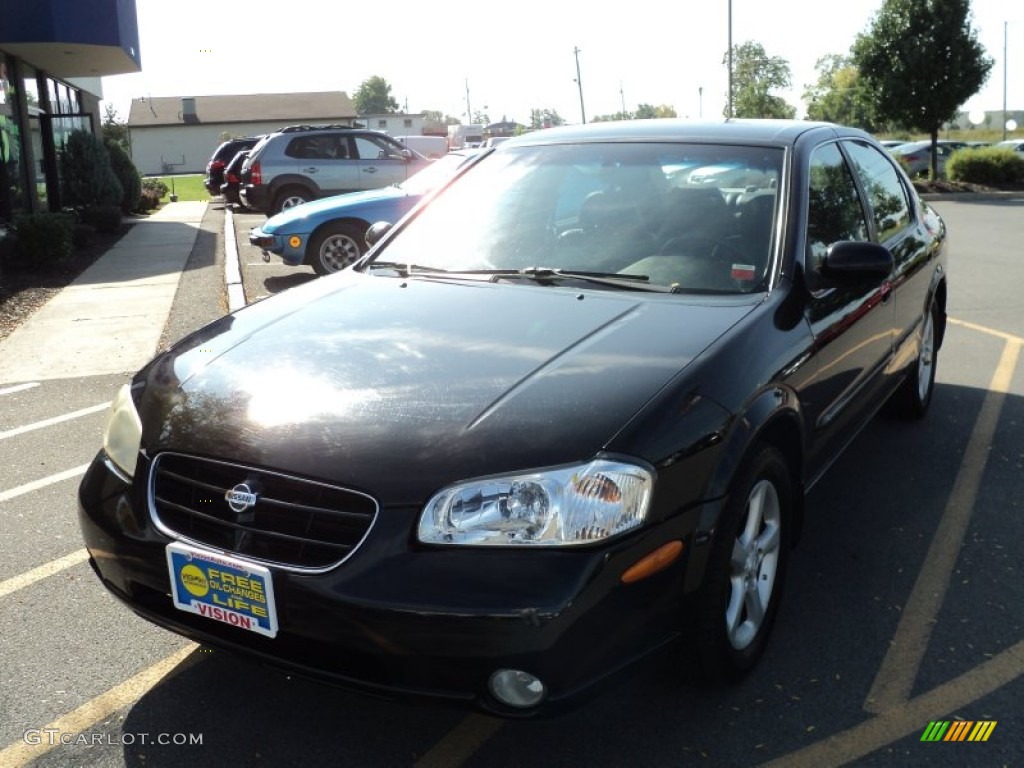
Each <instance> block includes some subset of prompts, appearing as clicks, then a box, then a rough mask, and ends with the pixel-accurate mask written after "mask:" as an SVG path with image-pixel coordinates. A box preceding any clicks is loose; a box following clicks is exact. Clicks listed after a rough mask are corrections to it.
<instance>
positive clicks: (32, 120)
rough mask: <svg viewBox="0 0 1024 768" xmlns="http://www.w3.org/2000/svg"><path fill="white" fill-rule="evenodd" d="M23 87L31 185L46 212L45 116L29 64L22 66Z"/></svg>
mask: <svg viewBox="0 0 1024 768" xmlns="http://www.w3.org/2000/svg"><path fill="white" fill-rule="evenodd" d="M21 68H22V75H23V77H22V80H21V87H22V88H23V89H24V92H25V103H26V105H27V107H28V129H29V133H30V134H31V147H32V158H31V166H30V168H29V174H28V176H29V180H30V181H29V183H31V184H34V185H35V189H36V196H37V198H38V200H39V205H40V207H41V209H42V210H44V211H45V210H46V208H47V205H48V203H49V198H48V196H47V194H46V162H45V160H44V155H43V125H42V120H40V116H43V115H45V114H46V113H45V112H43V108H42V103H43V102H42V99H40V98H39V81H38V79H37V75H36V71H35V69H33V68H32V67H30V66H28V65H27V64H22V67H21Z"/></svg>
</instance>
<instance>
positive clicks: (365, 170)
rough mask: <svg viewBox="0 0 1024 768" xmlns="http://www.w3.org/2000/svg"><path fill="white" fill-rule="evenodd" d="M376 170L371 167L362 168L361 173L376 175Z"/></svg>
mask: <svg viewBox="0 0 1024 768" xmlns="http://www.w3.org/2000/svg"><path fill="white" fill-rule="evenodd" d="M376 172H377V169H376V168H375V167H373V166H372V165H371V166H370V167H369V168H363V173H376Z"/></svg>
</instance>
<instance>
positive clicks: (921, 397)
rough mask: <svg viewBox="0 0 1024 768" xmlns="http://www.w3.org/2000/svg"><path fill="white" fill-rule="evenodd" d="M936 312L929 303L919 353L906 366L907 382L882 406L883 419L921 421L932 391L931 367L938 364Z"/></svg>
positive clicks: (937, 313)
mask: <svg viewBox="0 0 1024 768" xmlns="http://www.w3.org/2000/svg"><path fill="white" fill-rule="evenodd" d="M939 322H940V319H939V308H938V306H936V304H935V302H934V301H933V302H932V304H931V306H930V307H929V308H928V313H927V314H926V315H925V317H924V324H923V325H922V327H921V350H920V351H919V352H918V355H917V359H916V360H915V361H914V362H913V364H912V365H911V366H910V372H909V373H908V374H907V378H905V379H904V380H903V383H902V384H900V386H899V389H897V390H896V391H895V392H893V394H892V397H891V398H890V399H889V402H888V403H887V404H886V405H887V408H886V412H887V415H889V416H892V417H894V418H897V419H905V420H907V421H912V420H915V419H922V418H924V416H925V414H926V413H928V406H930V405H931V403H932V393H933V392H934V391H935V365H936V363H937V362H938V352H939V347H938V343H937V338H938V337H937V335H936V334H937V333H938V328H939Z"/></svg>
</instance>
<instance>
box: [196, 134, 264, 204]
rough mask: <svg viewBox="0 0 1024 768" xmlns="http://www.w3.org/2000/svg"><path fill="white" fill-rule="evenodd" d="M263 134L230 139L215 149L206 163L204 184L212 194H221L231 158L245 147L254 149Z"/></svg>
mask: <svg viewBox="0 0 1024 768" xmlns="http://www.w3.org/2000/svg"><path fill="white" fill-rule="evenodd" d="M262 138H263V137H262V136H246V137H245V138H242V139H229V140H228V141H225V142H224V143H223V144H221V145H220V146H219V147H217V149H215V150H214V151H213V155H212V156H211V157H210V161H209V162H208V163H207V164H206V178H205V179H203V184H204V185H205V186H206V191H207V192H209V193H210V194H211V195H219V194H220V185H221V184H223V183H224V169H225V168H226V167H227V164H228V163H230V162H231V158H233V157H234V156H235V155H237V154H238V153H239V152H241V151H242V150H243V149H252V148H253V147H255V146H256V143H257V142H258V141H259V140H260V139H262Z"/></svg>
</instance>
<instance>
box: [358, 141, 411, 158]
mask: <svg viewBox="0 0 1024 768" xmlns="http://www.w3.org/2000/svg"><path fill="white" fill-rule="evenodd" d="M355 142H356V151H357V152H358V153H359V159H360V160H385V159H390V160H398V159H401V157H402V147H401V146H400V145H398V144H391V143H390V142H388V141H385V140H384V139H382V138H380V137H378V136H356V137H355Z"/></svg>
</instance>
